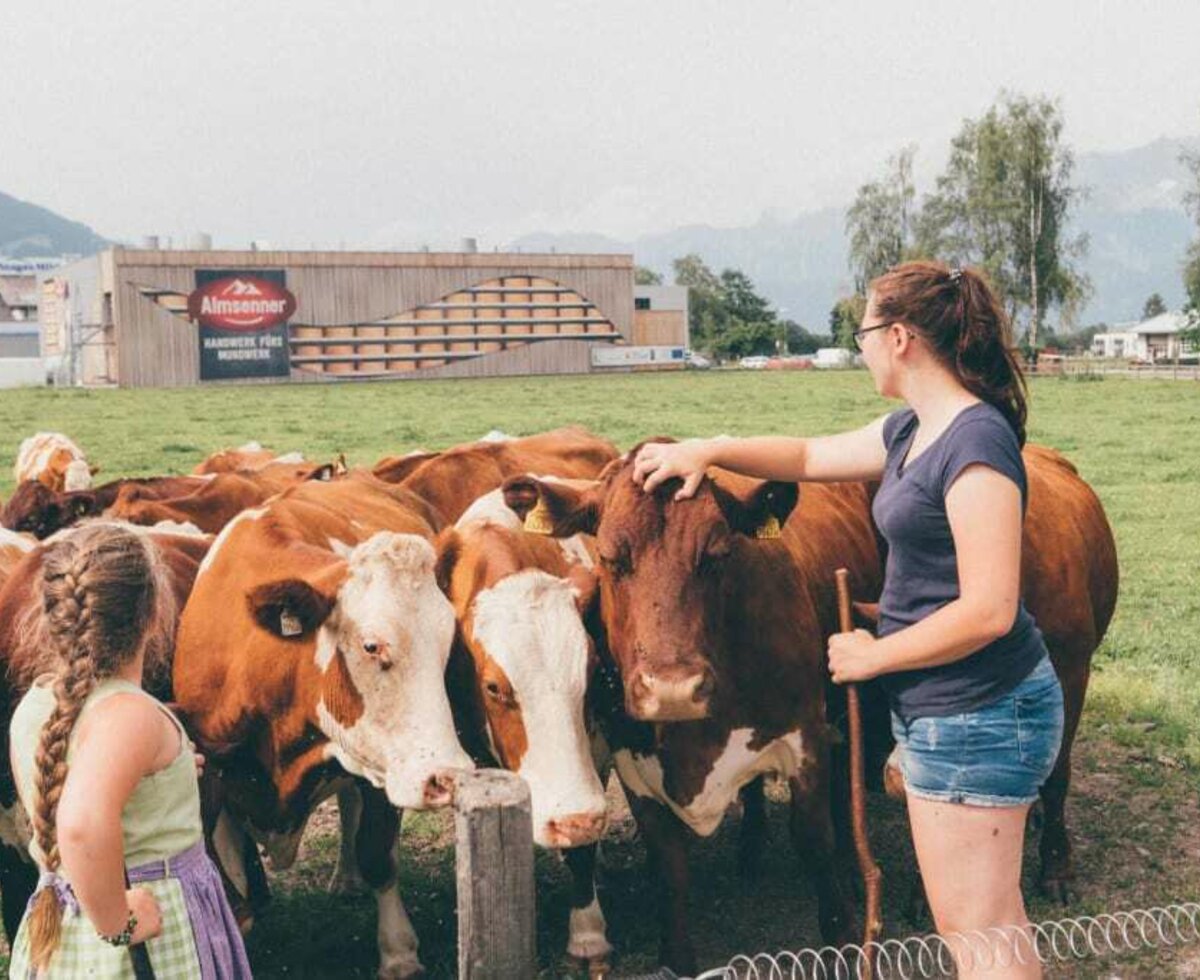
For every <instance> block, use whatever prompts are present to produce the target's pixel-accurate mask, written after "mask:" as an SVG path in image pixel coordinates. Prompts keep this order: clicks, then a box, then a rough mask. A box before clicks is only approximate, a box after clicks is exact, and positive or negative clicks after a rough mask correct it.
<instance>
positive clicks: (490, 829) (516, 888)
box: [454, 769, 537, 980]
mask: <svg viewBox="0 0 1200 980" xmlns="http://www.w3.org/2000/svg"><path fill="white" fill-rule="evenodd" d="M454 810H455V815H454V826H455V837H456V843H457V851H458V853H457V863H458V875H457V878H458V976H459V980H511V978H514V977H533V976H536V975H537V937H536V931H535V930H536V927H535V920H534V915H535V913H534V892H533V818H532V815H531V811H530V805H529V787H528V786H527V785H526V784H525V780H523V779H521V778H520V777H519V776H516V775H514V774H513V773H511V772H505V771H504V770H501V769H481V770H479V771H477V772H471V773H464V774H463V775H462V776H460V777H459V778H458V780H457V781H456V785H455V790H454Z"/></svg>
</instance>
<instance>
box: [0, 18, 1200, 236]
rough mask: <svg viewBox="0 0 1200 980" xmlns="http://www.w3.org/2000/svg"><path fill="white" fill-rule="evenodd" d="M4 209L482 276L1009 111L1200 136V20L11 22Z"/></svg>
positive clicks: (855, 168) (724, 219) (858, 167)
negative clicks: (490, 268)
mask: <svg viewBox="0 0 1200 980" xmlns="http://www.w3.org/2000/svg"><path fill="white" fill-rule="evenodd" d="M4 14H5V16H4V18H3V22H4V32H5V39H4V41H3V43H2V45H0V98H2V99H3V103H2V104H3V115H2V118H3V119H4V122H5V125H4V127H3V133H2V135H0V190H2V191H4V192H6V193H9V194H13V195H15V196H17V197H21V198H24V199H27V200H31V201H34V202H36V203H39V204H43V205H46V206H47V207H50V208H53V209H54V210H57V211H59V212H61V213H63V214H65V215H67V216H68V217H71V218H75V219H78V220H82V221H85V222H87V223H88V224H90V225H92V226H93V227H94V228H95V229H96V230H97V231H99V232H100V233H101V234H104V235H108V236H110V237H118V238H128V239H136V238H137V237H139V236H141V235H143V234H146V233H152V232H157V233H160V234H164V235H182V234H186V233H188V232H192V231H208V232H211V233H212V234H213V236H214V238H215V239H216V243H217V244H218V245H220V244H229V245H237V246H241V245H244V244H245V243H246V242H247V241H248V240H249V239H251V238H263V239H267V240H269V241H271V242H273V243H276V244H292V245H297V246H307V245H308V244H322V245H336V244H337V243H338V242H344V243H346V244H347V245H368V246H378V247H406V246H414V245H418V244H421V243H429V244H431V245H433V246H434V247H438V246H448V245H454V244H456V243H457V241H458V239H459V238H460V237H461V236H463V235H472V234H473V235H476V236H477V237H478V238H479V239H480V245H481V247H484V248H490V247H491V246H493V245H495V244H503V243H504V242H505V241H507V240H509V239H511V238H512V237H514V236H516V235H519V234H522V233H524V232H528V231H534V230H545V231H596V232H604V233H608V234H613V235H621V236H627V235H633V234H636V233H639V232H643V231H648V230H665V229H667V228H670V227H673V226H675V225H679V224H685V223H709V224H739V223H746V222H752V221H754V220H755V219H756V218H757V217H758V216H759V215H760V214H761V213H762V212H763V211H764V210H766V209H777V210H780V211H782V212H784V213H788V212H792V211H795V210H799V209H806V208H811V207H818V206H822V205H831V204H837V205H841V204H844V203H845V202H846V201H847V200H848V199H849V198H850V197H851V196H852V194H853V192H854V189H855V188H856V187H857V185H858V184H860V183H861V182H862V181H864V180H866V179H869V178H871V177H872V176H873V175H874V174H875V173H876V172H877V171H878V170H879V168H880V167H881V166H882V163H883V161H884V160H885V159H886V157H887V156H888V155H889V154H890V153H891V152H893V151H895V150H896V149H897V148H898V147H900V146H902V145H903V144H905V143H910V142H915V143H917V144H918V146H919V148H920V149H919V155H918V171H919V173H923V174H925V175H929V174H930V173H932V172H933V171H934V170H936V168H937V167H938V166H939V165H940V163H941V161H942V158H943V155H944V153H945V147H946V143H947V141H948V140H949V138H950V136H951V135H952V134H953V133H954V132H955V131H956V130H957V129H958V126H959V125H960V123H961V121H962V119H963V118H964V117H968V116H975V115H978V114H979V113H981V112H982V111H983V110H984V109H985V108H986V107H987V106H988V104H989V103H990V102H991V101H992V100H993V99H994V98H995V96H996V95H997V93H998V91H999V90H1000V89H1001V88H1002V87H1008V88H1011V89H1014V90H1017V91H1021V92H1026V93H1045V94H1049V95H1052V96H1059V97H1061V99H1062V104H1063V108H1064V111H1065V115H1066V119H1067V127H1068V139H1069V140H1070V142H1071V143H1072V144H1073V145H1074V146H1075V147H1076V149H1077V150H1079V151H1087V150H1098V149H1120V148H1126V147H1132V146H1136V145H1139V144H1142V143H1145V142H1148V141H1150V140H1152V139H1154V138H1156V137H1159V136H1164V135H1166V136H1180V135H1192V134H1195V133H1197V132H1200V58H1198V57H1197V56H1196V38H1197V37H1198V36H1200V2H1197V0H1181V2H1160V0H1155V2H1154V3H1150V4H1147V3H1145V2H1144V0H1143V2H1121V3H1106V2H1103V0H1088V2H1080V0H1077V2H1064V0H1036V2H1024V0H1019V2H1003V3H986V4H985V3H980V2H970V0H958V2H954V3H942V2H936V3H925V2H916V0H910V2H908V3H900V2H895V0H891V2H885V3H853V2H841V0H838V2H834V0H830V2H825V3H821V4H814V3H785V2H756V0H742V2H734V0H726V2H723V3H713V2H708V0H687V2H654V0H641V2H636V3H635V2H624V0H605V2H603V3H582V2H575V3H567V2H552V0H522V2H516V3H482V2H478V3H477V2H464V0H442V2H437V3H426V2H414V0H404V2H382V0H380V2H367V0H338V2H336V3H331V2H320V3H316V2H311V0H288V2H275V0H270V2H264V0H236V2H232V0H219V2H199V0H192V2H180V0H117V2H107V3H100V2H95V0H69V2H64V0H59V2H48V0H38V2H25V0H16V2H14V0H4Z"/></svg>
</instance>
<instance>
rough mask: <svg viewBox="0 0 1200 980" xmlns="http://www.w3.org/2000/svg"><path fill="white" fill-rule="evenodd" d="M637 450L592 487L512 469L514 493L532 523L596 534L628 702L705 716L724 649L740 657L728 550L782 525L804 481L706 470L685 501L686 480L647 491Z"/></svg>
mask: <svg viewBox="0 0 1200 980" xmlns="http://www.w3.org/2000/svg"><path fill="white" fill-rule="evenodd" d="M635 456H636V451H634V452H631V453H630V454H629V456H628V457H627V458H626V459H625V460H618V461H615V462H614V463H612V464H610V466H609V468H608V469H607V470H606V471H605V472H604V474H603V475H602V477H601V479H600V480H599V481H598V482H597V483H596V484H594V485H593V486H591V487H589V488H586V489H580V488H579V487H571V486H566V485H563V484H558V483H551V482H547V481H539V480H535V479H532V478H529V477H514V478H512V479H510V480H508V481H507V482H506V483H505V501H506V502H507V503H508V504H509V506H510V507H512V508H513V509H514V510H516V511H517V512H518V513H521V514H525V515H527V520H526V526H527V527H534V526H536V529H538V530H541V531H543V532H544V533H550V534H553V535H554V536H556V537H561V536H565V535H571V534H577V533H580V532H584V533H589V534H594V535H595V536H596V547H597V551H598V553H599V558H600V562H599V567H598V574H599V580H600V609H601V614H602V617H603V621H604V627H605V632H606V634H607V641H608V644H609V647H610V649H611V650H612V653H613V656H614V658H615V660H616V663H617V666H618V668H619V669H620V672H621V678H622V683H623V685H624V689H625V708H626V710H627V711H628V713H629V714H630V715H631V716H633V717H634V718H638V719H641V720H644V721H687V720H694V719H699V718H704V717H707V715H708V713H709V711H710V709H711V702H712V699H713V696H714V693H715V692H716V690H717V686H718V684H719V683H720V678H721V673H722V670H723V660H724V658H725V657H726V656H736V651H735V650H726V649H725V646H726V640H725V638H724V635H723V629H722V626H723V623H724V618H725V599H726V596H727V594H728V593H729V591H730V583H729V582H728V581H727V574H729V573H728V566H729V565H730V560H731V558H732V557H734V556H736V554H737V552H738V549H740V548H744V547H754V546H756V545H755V544H754V543H752V542H751V539H753V538H754V537H756V536H759V535H761V534H763V532H764V530H766V529H774V531H775V533H778V527H779V526H780V525H782V524H783V522H784V521H785V520H786V519H787V516H788V515H789V514H790V513H791V511H792V508H793V507H794V506H795V505H796V501H797V499H798V490H797V488H796V485H795V484H787V483H773V482H772V483H756V484H754V486H753V487H752V488H749V489H747V490H746V491H745V492H744V493H740V494H735V493H733V492H732V491H730V490H727V489H724V488H723V487H721V486H719V485H718V484H717V483H715V482H714V481H712V480H710V479H706V480H705V481H704V482H703V483H702V484H701V485H700V488H699V489H698V491H697V492H696V494H695V496H694V497H692V498H690V499H688V500H679V501H677V500H675V499H674V496H675V492H676V491H677V490H678V489H679V486H680V484H679V481H678V480H672V481H668V482H667V483H666V484H664V485H662V486H660V487H659V488H657V489H656V490H655V492H654V493H649V494H648V493H646V492H645V491H643V490H642V488H641V487H640V486H638V485H637V484H635V483H634V482H633V476H632V474H633V467H632V463H631V461H632V459H633V458H634V457H635ZM535 508H536V512H533V511H535ZM531 512H533V513H531Z"/></svg>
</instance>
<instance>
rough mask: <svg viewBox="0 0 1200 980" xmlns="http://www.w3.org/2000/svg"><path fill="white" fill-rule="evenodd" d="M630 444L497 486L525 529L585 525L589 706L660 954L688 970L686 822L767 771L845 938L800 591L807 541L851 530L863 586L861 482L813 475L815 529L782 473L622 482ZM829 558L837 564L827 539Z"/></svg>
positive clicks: (819, 621) (855, 579)
mask: <svg viewBox="0 0 1200 980" xmlns="http://www.w3.org/2000/svg"><path fill="white" fill-rule="evenodd" d="M635 455H636V451H635V452H633V453H631V454H630V456H629V457H627V458H625V459H623V460H621V461H618V462H615V463H613V464H611V465H610V466H609V467H608V468H607V469H606V470H605V471H604V473H603V474H602V476H601V478H600V480H599V481H597V482H596V483H595V484H594V485H593V486H591V487H587V488H580V487H578V486H566V485H562V484H555V483H552V482H549V481H544V480H536V479H532V478H529V477H515V478H511V479H509V480H507V481H506V482H505V484H504V494H505V502H506V503H507V504H508V505H509V506H510V507H511V508H512V509H513V510H515V511H516V512H517V513H518V514H522V515H524V516H525V518H526V524H527V526H529V527H531V528H540V529H543V530H545V531H547V532H549V533H551V534H553V535H554V536H557V537H565V536H569V535H574V534H579V533H585V534H592V535H595V537H596V550H597V553H598V555H599V563H598V566H597V575H598V578H599V584H600V616H599V621H600V625H601V627H602V630H601V631H600V636H599V639H600V640H601V643H600V649H599V654H600V661H601V666H600V670H601V672H602V673H607V674H608V675H609V677H610V679H611V683H607V684H603V683H602V684H598V685H596V688H597V691H598V692H599V696H598V699H597V702H596V703H597V710H598V712H599V717H600V721H601V730H602V731H603V733H604V735H605V737H606V738H607V740H608V742H609V744H610V746H611V748H612V750H613V758H614V762H615V765H616V770H617V774H618V776H619V777H620V779H621V782H622V785H623V786H624V788H625V791H626V796H627V798H628V800H629V803H630V809H631V810H632V811H633V815H634V818H635V819H636V820H637V823H638V826H639V828H640V830H641V832H642V835H643V837H644V839H645V841H646V847H647V853H648V858H649V861H650V865H651V867H652V868H653V869H654V871H655V872H656V874H655V876H654V877H655V880H656V884H658V886H659V887H660V888H661V889H662V893H661V895H660V903H661V904H660V912H661V927H662V933H661V947H660V955H661V963H662V964H663V965H664V966H666V967H668V968H670V969H672V970H674V971H675V972H677V973H681V974H685V975H687V974H694V972H695V968H696V958H695V952H694V948H693V945H692V941H691V938H690V935H689V933H688V925H687V921H688V917H687V909H686V902H687V887H688V886H687V877H688V871H687V844H688V839H689V837H690V833H689V832H694V833H696V834H699V835H701V836H708V835H710V834H712V833H713V832H714V831H715V830H716V828H717V826H718V825H719V824H720V823H721V820H722V818H723V816H724V814H725V811H726V809H727V808H728V806H729V805H730V804H731V803H732V802H733V801H734V800H735V799H736V798H737V796H738V793H739V790H740V789H741V788H742V787H744V786H746V785H747V784H750V783H752V782H753V781H754V780H756V779H757V778H758V777H759V776H760V775H762V774H764V773H778V774H780V775H782V776H784V777H785V778H786V779H787V780H788V783H789V785H790V788H791V819H790V828H791V832H792V836H793V840H794V841H795V843H796V846H797V848H798V850H799V852H800V853H801V854H803V856H804V865H805V869H806V871H807V872H808V873H809V875H810V877H811V878H812V881H813V884H814V886H815V890H816V894H817V901H818V918H819V922H820V926H821V933H822V936H823V937H824V939H825V940H826V941H827V942H831V943H842V942H845V941H848V940H850V939H851V938H853V935H854V932H853V912H852V909H851V907H850V903H849V900H848V894H847V890H846V887H845V878H846V874H845V870H846V867H845V865H846V862H845V860H844V858H845V856H846V853H847V852H846V849H845V848H839V847H838V846H837V843H836V840H835V832H834V821H833V819H832V814H831V799H830V796H831V785H830V783H831V766H830V742H831V735H830V729H829V726H828V725H827V722H826V696H825V687H826V680H827V671H826V668H825V642H824V634H825V627H824V625H823V623H824V619H825V616H824V610H823V609H821V608H819V605H820V601H819V596H820V590H818V589H815V588H814V586H815V584H816V581H817V579H824V578H826V577H829V578H831V577H832V574H833V571H834V569H833V567H829V568H826V567H824V566H823V565H822V564H821V563H822V562H826V561H828V559H829V555H828V550H829V549H824V548H821V547H817V546H816V545H815V544H814V542H810V541H806V540H805V539H806V538H808V537H809V536H814V537H815V536H818V535H821V536H823V535H828V536H830V538H831V539H832V540H835V541H839V542H842V541H849V542H852V543H853V548H854V550H855V551H856V552H857V553H860V554H861V558H860V559H859V560H858V561H856V562H853V563H851V571H852V585H853V586H854V587H855V589H856V591H857V592H858V593H859V594H870V595H873V594H875V593H876V591H877V590H878V587H879V558H878V553H877V551H876V545H875V535H874V532H873V530H872V528H871V525H870V522H869V519H868V517H867V513H866V510H867V508H866V501H867V491H866V488H865V487H863V486H862V485H849V484H837V485H826V486H822V487H814V488H812V496H813V498H814V500H813V502H812V503H810V504H809V506H808V511H809V513H810V514H813V515H814V516H816V515H818V514H819V515H821V516H822V518H823V520H822V521H821V522H820V523H818V524H817V525H816V527H812V526H811V525H809V524H808V523H807V521H806V520H800V519H795V518H794V519H793V520H791V521H789V520H788V517H789V515H791V514H792V512H793V510H794V509H795V507H796V503H797V498H798V489H797V486H796V485H795V484H787V483H777V482H768V483H761V482H758V481H750V480H746V479H744V478H740V477H734V476H733V475H732V474H726V473H721V472H719V471H713V472H712V473H711V474H710V476H709V477H708V478H706V479H705V480H704V481H703V482H702V483H701V485H700V488H699V490H698V491H697V493H696V495H695V497H693V498H691V499H689V500H684V501H676V500H674V493H675V491H676V490H677V489H678V487H679V485H680V484H679V481H678V480H675V481H668V482H667V483H666V484H665V485H664V486H662V487H660V488H658V489H657V490H656V492H655V493H653V494H647V493H645V492H643V491H642V489H641V488H640V487H639V486H637V485H636V484H635V483H634V481H633V477H632V462H631V460H632V458H633V457H634V456H635ZM808 494H809V491H808V489H807V488H806V496H807V495H808ZM781 526H782V528H783V529H782V531H781V530H780V528H781ZM835 564H846V562H845V561H844V560H843V553H842V551H841V550H840V549H839V551H838V553H837V556H836V562H835ZM821 589H824V585H823V584H822V585H821Z"/></svg>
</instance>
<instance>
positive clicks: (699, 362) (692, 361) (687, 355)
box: [683, 350, 713, 371]
mask: <svg viewBox="0 0 1200 980" xmlns="http://www.w3.org/2000/svg"><path fill="white" fill-rule="evenodd" d="M683 362H684V363H685V364H686V365H687V366H688V367H690V368H695V369H696V370H697V371H707V370H708V369H709V368H710V367H712V366H713V362H712V361H710V360H709V359H708V358H707V357H705V356H704V355H703V354H697V353H696V352H695V351H694V350H689V351H685V352H684V355H683Z"/></svg>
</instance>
